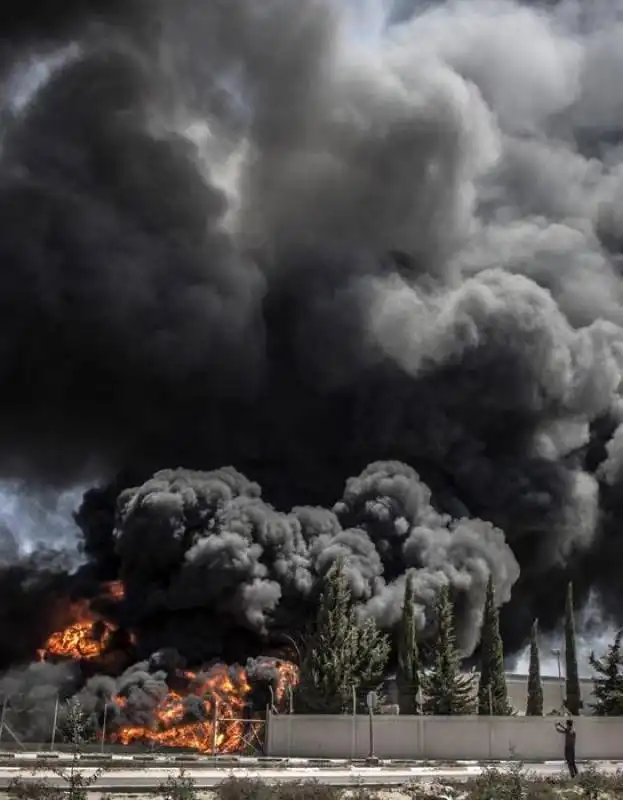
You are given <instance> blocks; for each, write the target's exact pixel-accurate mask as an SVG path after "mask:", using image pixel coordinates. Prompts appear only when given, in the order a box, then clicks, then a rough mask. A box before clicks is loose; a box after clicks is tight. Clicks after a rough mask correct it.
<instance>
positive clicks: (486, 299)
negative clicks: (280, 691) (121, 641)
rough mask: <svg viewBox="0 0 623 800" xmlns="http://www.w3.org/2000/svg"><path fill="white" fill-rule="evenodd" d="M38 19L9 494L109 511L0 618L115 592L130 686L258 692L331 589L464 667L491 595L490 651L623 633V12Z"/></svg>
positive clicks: (3, 321) (214, 9)
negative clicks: (598, 612) (450, 608)
mask: <svg viewBox="0 0 623 800" xmlns="http://www.w3.org/2000/svg"><path fill="white" fill-rule="evenodd" d="M7 8H9V7H7ZM51 8H53V6H51V5H50V4H43V3H35V2H30V3H26V4H24V3H22V4H17V5H15V6H14V7H12V8H11V10H10V11H9V10H7V11H3V12H2V14H3V18H2V22H3V25H4V27H3V31H5V37H4V40H3V42H4V43H3V45H2V48H3V50H2V54H1V55H2V58H1V59H0V65H1V68H2V117H1V120H0V126H1V149H0V264H1V265H2V268H1V273H0V281H1V283H0V342H1V343H2V344H1V345H0V379H1V380H2V392H1V393H0V443H1V444H0V455H1V459H0V465H1V466H2V469H3V472H4V474H5V475H7V476H9V477H17V478H24V479H27V480H30V481H32V483H33V486H35V487H36V486H38V485H39V486H40V485H43V486H46V487H47V486H51V485H59V484H60V485H69V484H71V483H72V482H74V481H77V480H81V481H82V480H85V479H86V478H88V477H93V476H96V477H97V478H98V479H100V480H102V479H103V480H104V482H106V481H110V482H109V483H108V485H106V486H105V487H104V488H100V489H94V490H92V491H91V492H89V493H87V496H86V497H85V501H84V504H83V506H82V508H81V509H80V511H79V514H78V522H79V524H80V526H81V528H82V531H83V533H84V554H85V556H86V561H87V563H86V565H85V566H84V567H83V568H82V569H81V570H80V571H79V572H78V573H77V574H76V575H74V576H68V575H67V574H66V573H65V572H63V571H62V570H54V569H52V570H50V569H49V568H46V569H44V570H43V571H40V570H39V569H38V568H37V569H34V570H33V569H32V568H31V567H32V564H35V565H37V564H38V560H39V558H40V557H39V556H38V555H37V554H35V555H34V556H32V564H31V565H22V564H19V563H18V564H15V563H13V564H10V565H7V566H6V567H4V566H3V567H1V570H2V581H1V582H0V585H1V586H2V592H3V594H4V595H6V600H7V603H6V605H7V607H8V604H9V599H11V598H13V602H15V603H17V604H20V603H25V604H26V605H25V606H24V607H25V608H26V609H27V610H28V609H31V608H40V599H39V598H40V597H41V593H42V592H43V591H44V590H47V589H46V587H48V586H49V587H50V591H54V592H56V591H57V590H58V591H62V590H63V587H65V586H67V585H69V584H71V586H72V591H73V593H74V594H76V593H77V594H80V593H81V592H86V591H87V589H86V588H85V587H87V586H89V585H91V586H93V585H97V584H98V582H99V581H104V580H113V579H117V578H121V579H122V580H123V582H124V584H125V587H126V600H125V601H124V603H123V609H122V611H120V612H119V613H122V614H123V620H122V623H123V625H124V626H125V627H127V628H129V629H131V630H133V631H135V633H136V637H137V638H136V647H137V651H138V655H139V656H140V658H143V659H149V657H150V655H151V654H152V653H154V652H156V651H159V650H161V649H162V648H163V647H173V648H176V649H177V650H178V651H179V652H180V653H181V654H182V655H183V656H184V657H185V659H186V660H187V661H188V663H190V664H194V663H199V662H201V663H204V662H205V661H206V660H209V659H211V658H214V657H220V658H223V659H225V660H228V661H230V662H233V661H238V662H239V663H244V661H245V659H246V657H247V656H249V655H256V654H257V653H258V652H261V651H262V648H263V647H264V646H265V643H266V642H267V641H270V640H271V639H272V640H278V639H279V636H281V635H282V634H286V633H287V632H288V631H290V632H291V631H296V630H299V629H300V628H301V625H302V624H303V623H304V620H305V619H306V618H307V616H308V613H309V609H310V607H313V604H314V600H315V596H316V595H315V593H316V592H317V577H318V576H319V575H323V574H324V573H325V572H326V571H327V570H328V569H329V568H330V566H331V564H333V563H334V562H335V560H336V559H337V558H338V557H341V558H343V559H344V560H345V565H346V569H347V573H348V576H349V580H350V582H351V585H352V588H353V592H354V594H355V596H356V597H357V600H358V602H359V603H360V606H361V613H362V614H364V615H365V614H372V615H374V616H375V617H376V618H377V619H378V620H379V621H380V622H381V623H382V624H383V625H384V626H386V627H388V628H391V627H392V625H393V624H394V623H395V622H396V620H397V618H398V615H399V612H400V598H401V594H402V591H403V587H404V581H405V578H406V576H407V575H408V574H413V576H414V578H415V587H416V595H417V598H418V606H417V608H418V623H419V625H420V627H421V629H422V630H423V631H425V630H426V628H427V626H428V625H429V623H430V622H431V620H430V608H431V602H432V599H433V597H434V596H435V593H436V591H437V589H438V587H439V586H440V585H441V584H442V583H448V584H449V585H450V586H451V587H452V589H453V592H454V596H455V599H456V603H457V610H458V613H459V635H460V641H461V645H462V647H463V649H464V651H465V653H466V654H471V653H472V652H473V651H474V648H475V647H476V646H477V643H478V637H479V628H480V621H481V619H480V614H481V606H482V598H483V592H484V587H485V586H486V582H487V579H488V577H489V575H490V574H491V575H493V577H494V579H495V584H496V588H497V592H498V601H499V602H500V603H501V604H505V605H504V610H503V626H504V635H505V639H506V644H507V648H508V651H509V652H512V651H514V650H515V649H516V648H518V647H520V646H521V644H522V643H523V642H524V641H525V638H526V636H527V633H528V631H529V628H530V625H531V623H532V620H533V619H534V618H535V617H537V616H538V617H539V619H540V622H541V625H542V627H543V628H545V629H547V628H552V627H555V625H556V624H557V622H558V620H559V618H560V615H561V612H562V604H563V598H564V592H563V587H564V586H565V584H566V582H567V581H568V580H569V579H573V580H574V581H575V584H576V595H577V598H578V601H579V602H580V603H582V602H585V600H586V598H587V597H588V596H589V593H590V592H592V593H593V596H597V597H598V598H599V602H600V604H601V607H602V609H603V613H604V614H605V615H606V616H614V617H615V618H616V619H618V620H619V621H621V608H623V604H622V600H623V595H622V592H623V590H622V588H621V587H622V585H623V584H621V581H620V575H619V569H618V565H619V564H620V563H621V537H620V530H621V516H622V514H623V507H622V506H621V503H620V501H619V500H618V496H619V493H620V492H619V490H620V486H621V481H622V480H623V469H621V449H622V443H623V435H622V434H621V428H619V425H620V424H622V423H623V405H622V404H621V395H620V384H621V368H622V364H623V305H622V300H623V282H622V281H621V265H622V263H623V262H622V261H621V243H622V242H623V214H622V212H621V200H622V198H623V149H622V147H621V143H622V142H623V138H622V130H621V121H620V108H621V102H622V101H623V94H622V92H623V89H622V88H621V82H620V80H619V73H620V68H621V65H622V58H623V56H621V53H623V48H622V46H621V45H622V44H623V27H622V23H621V22H620V11H621V10H623V7H622V8H618V6H617V3H615V4H614V6H613V4H612V2H610V3H605V2H603V3H602V2H596V3H593V4H592V5H591V10H590V11H586V10H585V9H583V8H580V6H579V5H577V4H575V3H572V2H563V3H560V4H552V5H548V6H547V7H546V8H544V7H541V6H536V5H535V6H529V5H526V4H521V3H516V2H504V1H503V0H476V2H470V3H469V4H467V3H460V2H456V3H454V2H446V3H437V4H417V3H408V2H407V3H396V4H391V3H384V2H379V3H378V6H377V9H378V13H374V14H369V15H367V14H366V13H359V12H360V11H361V9H360V7H359V6H358V4H357V3H355V2H352V3H346V4H343V3H339V4H338V3H335V2H331V0H299V1H298V2H293V0H271V1H270V2H267V3H264V4H263V5H262V7H261V9H260V8H259V7H258V4H257V2H256V0H227V2H208V1H207V0H205V2H202V0H157V2H153V3H142V2H138V1H137V2H130V3H127V4H126V3H124V4H121V3H113V4H104V3H100V2H96V0H92V2H91V3H88V2H83V3H78V2H73V3H64V4H62V6H61V4H59V8H58V9H57V10H56V11H51V10H50V9H51ZM224 465H232V466H231V467H227V468H225V469H223V467H224ZM178 467H184V469H181V468H180V469H178ZM171 468H173V469H171ZM193 470H196V471H193ZM238 470H240V472H238ZM354 476H359V477H354ZM260 486H261V490H260ZM340 498H341V499H340ZM31 575H34V577H32V578H31V577H27V576H31ZM5 587H6V588H5ZM91 591H94V590H93V589H92V590H91ZM28 618H29V619H30V614H28ZM41 624H42V623H41V622H39V623H35V622H33V625H34V626H35V627H34V630H36V631H38V630H39V628H37V627H36V626H37V625H39V627H41ZM45 624H47V626H48V628H49V630H53V629H54V628H53V627H52V626H53V624H54V623H53V621H52V620H48V621H46V622H45ZM7 630H9V629H7ZM32 630H33V627H32V626H29V632H28V633H27V634H24V636H23V637H22V638H21V639H19V637H16V636H15V634H14V630H13V628H10V631H11V632H10V633H9V635H8V636H7V635H6V634H3V635H2V642H1V645H2V647H1V648H0V654H1V655H2V661H3V664H4V665H5V666H8V665H10V664H13V663H15V662H18V661H24V660H28V659H27V656H28V654H29V653H30V654H32V652H33V649H34V647H35V646H36V645H35V644H33V639H34V638H37V637H36V636H35V635H34V634H33V633H32ZM48 632H49V631H48ZM5 639H6V642H5ZM139 672H140V670H139ZM150 674H151V673H150ZM111 680H113V679H112V678H111ZM115 680H118V679H117V678H116V679H115Z"/></svg>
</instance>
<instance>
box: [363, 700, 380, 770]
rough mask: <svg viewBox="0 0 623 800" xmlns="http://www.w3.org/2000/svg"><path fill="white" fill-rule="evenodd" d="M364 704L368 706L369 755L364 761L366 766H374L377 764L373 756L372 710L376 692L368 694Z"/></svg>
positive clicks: (376, 759) (374, 705)
mask: <svg viewBox="0 0 623 800" xmlns="http://www.w3.org/2000/svg"><path fill="white" fill-rule="evenodd" d="M366 702H367V704H368V719H369V721H370V755H369V756H368V758H367V759H366V760H367V763H368V764H373V765H376V764H378V763H379V760H378V758H377V757H376V756H375V755H374V709H375V707H376V704H377V702H378V699H377V694H376V692H368V696H367V697H366Z"/></svg>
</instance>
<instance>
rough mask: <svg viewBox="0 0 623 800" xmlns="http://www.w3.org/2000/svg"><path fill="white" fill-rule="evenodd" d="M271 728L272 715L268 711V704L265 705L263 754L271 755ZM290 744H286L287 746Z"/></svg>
mask: <svg viewBox="0 0 623 800" xmlns="http://www.w3.org/2000/svg"><path fill="white" fill-rule="evenodd" d="M271 729H272V716H271V712H270V706H268V705H267V706H266V722H265V723H264V747H263V750H264V755H265V756H271V755H272V750H273V748H272V742H271V740H270V736H271ZM289 747H290V745H289V744H288V748H289Z"/></svg>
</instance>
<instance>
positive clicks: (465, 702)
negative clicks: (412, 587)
mask: <svg viewBox="0 0 623 800" xmlns="http://www.w3.org/2000/svg"><path fill="white" fill-rule="evenodd" d="M436 612H437V638H436V641H435V647H434V651H433V658H432V663H431V668H430V671H429V673H428V675H427V677H426V682H425V687H426V702H425V704H424V708H425V711H426V713H428V714H436V715H438V716H448V715H457V714H471V713H472V712H473V710H474V688H473V685H472V679H471V676H470V675H462V674H461V672H460V655H459V651H458V649H457V646H456V639H455V634H454V620H453V610H452V602H451V600H450V593H449V591H448V587H447V586H444V587H442V588H441V590H440V591H439V595H438V597H437V603H436Z"/></svg>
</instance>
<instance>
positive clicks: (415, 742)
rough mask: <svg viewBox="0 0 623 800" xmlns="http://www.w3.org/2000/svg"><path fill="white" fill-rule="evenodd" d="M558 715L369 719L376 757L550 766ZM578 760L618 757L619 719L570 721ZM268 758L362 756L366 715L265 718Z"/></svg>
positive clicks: (558, 745) (622, 748)
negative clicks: (548, 763) (572, 724)
mask: <svg viewBox="0 0 623 800" xmlns="http://www.w3.org/2000/svg"><path fill="white" fill-rule="evenodd" d="M557 721H559V718H557V717H476V716H474V717H429V716H423V717H409V716H397V717H396V716H383V715H377V716H375V717H374V722H373V724H374V741H375V747H374V751H375V755H376V756H378V757H379V758H409V759H430V760H443V759H455V760H483V761H485V760H491V761H506V760H509V759H516V760H519V761H552V760H559V759H561V758H562V753H563V737H562V736H561V735H560V734H559V733H557V732H556V731H555V730H554V724H555V722H557ZM575 722H576V729H577V756H578V759H580V760H581V759H603V760H610V759H613V760H620V759H623V717H611V718H607V717H582V718H578V719H576V720H575ZM266 747H267V751H266V752H267V755H269V756H281V757H288V756H291V757H293V758H296V757H299V758H365V757H366V756H368V755H369V747H370V730H369V718H368V717H367V716H366V715H364V714H361V715H359V716H356V717H352V716H330V715H326V716H306V715H301V714H288V715H272V716H271V717H270V719H269V723H268V730H267V736H266Z"/></svg>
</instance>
